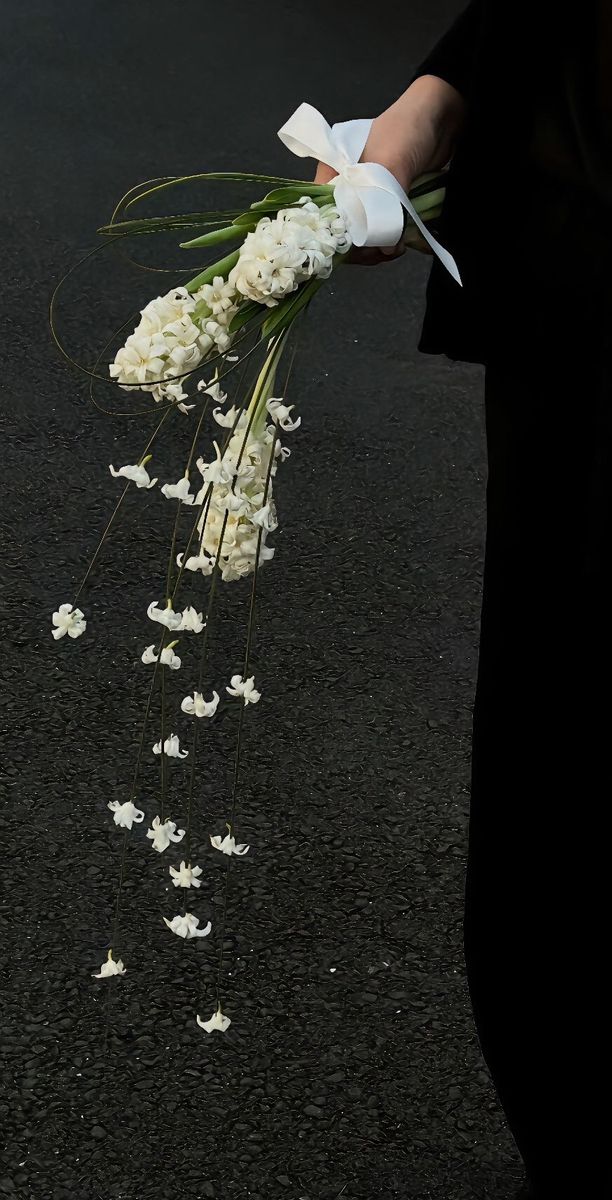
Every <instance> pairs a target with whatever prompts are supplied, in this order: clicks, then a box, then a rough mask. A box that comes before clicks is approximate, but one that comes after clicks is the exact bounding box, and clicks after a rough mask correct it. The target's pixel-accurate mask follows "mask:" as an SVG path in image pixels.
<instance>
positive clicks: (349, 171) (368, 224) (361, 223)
mask: <svg viewBox="0 0 612 1200" xmlns="http://www.w3.org/2000/svg"><path fill="white" fill-rule="evenodd" d="M372 121H373V118H372V117H363V118H359V119H358V120H355V121H337V122H336V124H335V125H331V126H330V125H328V123H327V121H326V120H325V117H324V116H323V115H322V113H320V112H319V110H318V108H314V107H313V105H312V104H307V103H306V102H305V101H304V102H303V103H302V104H300V105H298V107H297V108H296V110H295V112H294V113H293V115H292V116H291V117H289V120H288V121H286V122H285V124H284V125H283V126H282V127H281V128H280V129H279V130H278V136H279V138H280V139H281V142H283V143H284V144H285V146H287V148H288V149H289V150H291V151H293V153H294V154H297V155H299V157H300V158H316V159H318V160H319V161H320V162H324V163H327V166H328V167H332V168H333V170H334V171H336V172H337V176H336V178H335V179H332V180H331V181H330V183H331V186H332V187H333V189H334V200H335V203H336V205H337V208H338V212H339V213H340V214H341V216H342V217H343V218H344V220H345V221H346V224H347V229H348V232H349V235H350V238H351V241H352V242H353V243H354V245H355V246H394V245H395V244H396V243H397V242H399V240H400V238H401V236H402V233H403V229H404V214H403V211H402V207H403V208H405V209H407V211H408V212H409V213H410V216H411V217H412V219H413V221H414V223H415V225H417V226H418V228H419V229H420V231H421V233H422V234H423V237H424V238H425V240H426V241H427V242H429V245H430V246H431V248H432V250H433V252H434V254H437V256H438V258H439V259H440V262H441V263H443V265H444V266H445V267H446V270H447V271H449V272H450V274H451V275H452V277H453V279H455V280H456V281H457V283H459V284H461V276H460V274H459V270H458V267H457V264H456V262H455V260H454V258H453V256H452V254H449V252H448V250H445V249H444V246H441V245H440V243H439V242H438V241H436V239H435V237H433V235H432V234H431V233H430V232H429V230H428V229H427V226H426V225H424V223H423V221H422V220H421V218H420V217H419V214H418V212H416V210H415V208H414V205H412V204H411V202H410V200H409V199H408V196H407V195H406V193H405V191H404V189H403V187H402V186H401V184H400V183H399V182H398V180H397V179H396V178H395V176H394V175H393V174H392V173H391V171H389V170H388V169H387V167H383V166H382V163H374V162H359V161H358V160H359V158H360V157H361V155H362V153H363V149H364V146H365V144H366V141H367V139H368V134H369V132H370V129H371V127H372Z"/></svg>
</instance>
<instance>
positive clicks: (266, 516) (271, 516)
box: [251, 501, 278, 533]
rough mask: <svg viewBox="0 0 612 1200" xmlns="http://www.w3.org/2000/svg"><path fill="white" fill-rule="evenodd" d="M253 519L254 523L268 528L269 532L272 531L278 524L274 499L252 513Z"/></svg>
mask: <svg viewBox="0 0 612 1200" xmlns="http://www.w3.org/2000/svg"><path fill="white" fill-rule="evenodd" d="M251 520H252V522H253V524H254V525H262V526H263V528H264V529H267V530H268V533H272V531H273V530H274V529H276V528H277V526H278V518H277V516H276V505H275V503H274V501H272V502H270V501H268V503H267V504H264V506H263V508H258V509H257V512H254V513H251Z"/></svg>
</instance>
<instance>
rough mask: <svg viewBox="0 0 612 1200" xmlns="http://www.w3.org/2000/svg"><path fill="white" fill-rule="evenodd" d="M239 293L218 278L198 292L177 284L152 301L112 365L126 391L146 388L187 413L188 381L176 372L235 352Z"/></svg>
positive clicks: (111, 370) (112, 370)
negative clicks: (234, 322)
mask: <svg viewBox="0 0 612 1200" xmlns="http://www.w3.org/2000/svg"><path fill="white" fill-rule="evenodd" d="M234 295H235V289H234V287H233V286H230V285H228V284H227V283H226V282H225V280H224V279H223V278H222V277H221V276H217V277H216V278H215V279H214V281H213V283H212V284H204V285H203V286H202V287H201V288H199V289H198V290H197V291H196V292H194V293H193V294H190V293H189V292H188V291H187V288H184V287H176V288H173V289H172V291H170V292H167V293H166V295H165V296H157V297H156V298H155V299H154V300H151V301H150V302H149V304H147V305H146V307H145V308H143V309H142V311H141V314H140V317H141V319H140V322H139V324H138V325H137V326H136V329H135V330H134V332H133V333H131V334H130V336H129V337H128V339H127V341H126V343H125V345H124V346H122V347H121V349H120V350H118V351H117V354H116V356H115V361H114V362H112V363H111V364H110V365H109V373H110V376H111V379H116V380H117V381H118V382H119V383H120V384H121V387H122V388H123V389H124V391H126V392H130V391H134V390H141V391H144V392H151V394H152V396H153V398H154V399H155V400H158V401H159V400H163V399H170V400H175V401H177V402H178V407H179V408H181V409H182V410H183V411H184V412H186V411H187V406H186V405H185V404H184V401H185V400H186V399H187V393H186V392H185V391H184V390H183V386H182V385H183V382H184V381H183V379H180V378H178V379H177V378H176V376H185V375H186V374H187V373H188V372H190V371H195V370H196V368H197V367H199V365H200V363H201V362H202V361H203V359H205V358H206V357H207V356H208V355H209V354H210V353H211V351H214V352H215V353H219V354H224V353H225V351H226V350H229V348H230V346H231V342H232V336H231V334H230V332H229V329H228V325H229V323H230V321H231V319H232V317H233V315H234V313H235V312H236V309H237V306H236V305H235V304H234V303H233V300H232V297H233V296H234Z"/></svg>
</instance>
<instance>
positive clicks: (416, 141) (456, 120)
mask: <svg viewBox="0 0 612 1200" xmlns="http://www.w3.org/2000/svg"><path fill="white" fill-rule="evenodd" d="M464 115H465V104H464V101H463V98H462V97H461V96H460V94H459V92H457V91H456V90H455V88H453V87H451V85H450V84H448V83H446V82H445V81H444V80H442V79H438V77H437V76H435V75H424V76H421V77H420V78H419V79H416V80H415V81H414V83H412V84H411V85H410V87H409V88H407V90H406V91H405V92H404V93H403V95H402V96H400V97H399V99H398V100H396V101H395V103H394V104H392V105H391V106H390V108H388V109H386V110H385V112H383V113H381V114H380V116H378V117H375V118H374V120H373V121H372V126H371V129H370V133H369V135H368V139H367V141H366V144H365V146H364V148H363V153H362V155H361V158H360V160H359V161H360V162H376V163H381V164H382V166H384V167H387V169H388V170H389V171H391V174H392V175H394V176H395V178H396V179H397V180H398V182H399V183H400V184H401V186H402V187H403V189H404V191H405V192H409V190H410V187H411V185H412V183H413V182H414V180H415V179H417V178H418V177H419V176H420V175H424V174H425V173H426V172H428V171H437V170H440V169H441V168H442V167H444V166H445V165H446V163H447V162H448V160H449V158H450V156H451V152H452V147H453V143H454V140H455V137H456V135H457V133H458V132H459V130H460V128H461V125H462V123H463V119H464ZM335 176H336V172H335V171H334V170H333V169H332V168H331V167H329V166H327V164H326V163H322V162H320V163H319V164H318V166H317V171H316V174H315V178H314V182H315V183H329V182H330V180H331V179H334V178H335ZM408 248H410V249H414V250H419V251H420V252H421V253H423V254H432V253H433V252H432V250H431V247H430V245H429V243H428V242H427V241H426V240H425V238H424V237H423V236H422V234H421V232H420V230H419V229H418V228H417V226H416V225H414V224H413V222H412V221H410V220H409V219H408V220H407V219H406V215H405V217H404V228H403V231H402V236H401V237H400V239H399V241H398V242H396V243H395V245H394V246H353V247H352V248H351V249H350V251H349V252H348V254H347V255H346V256H345V261H346V262H350V263H355V264H357V265H360V266H377V265H378V264H379V263H382V262H390V261H392V260H393V259H395V258H399V257H400V256H401V255H402V254H404V253H405V252H406V250H407V249H408Z"/></svg>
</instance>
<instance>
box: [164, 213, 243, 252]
mask: <svg viewBox="0 0 612 1200" xmlns="http://www.w3.org/2000/svg"><path fill="white" fill-rule="evenodd" d="M256 223H257V222H256V221H254V220H253V219H252V218H251V229H254V228H255V225H256ZM240 237H242V229H240V228H238V227H237V226H236V225H233V224H232V225H224V226H223V228H222V229H213V230H211V232H210V233H203V234H201V236H200V237H197V238H192V239H191V241H189V242H179V246H180V247H181V250H192V249H195V247H196V246H218V245H219V244H220V243H221V242H231V241H235V239H236V238H240Z"/></svg>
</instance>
